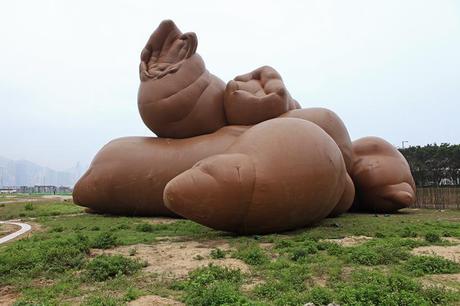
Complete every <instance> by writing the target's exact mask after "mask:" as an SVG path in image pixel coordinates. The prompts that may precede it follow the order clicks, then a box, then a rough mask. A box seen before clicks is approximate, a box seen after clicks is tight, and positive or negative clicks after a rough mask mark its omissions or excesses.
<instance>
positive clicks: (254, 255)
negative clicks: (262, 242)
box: [234, 243, 268, 266]
mask: <svg viewBox="0 0 460 306" xmlns="http://www.w3.org/2000/svg"><path fill="white" fill-rule="evenodd" d="M234 256H235V257H236V258H238V259H241V260H242V261H244V262H245V263H247V264H248V265H253V266H257V265H262V264H264V263H267V262H268V256H267V254H265V252H264V250H262V249H261V248H260V247H259V245H257V244H255V243H254V244H253V243H251V244H246V245H244V246H242V247H240V248H239V249H238V250H237V251H236V252H235V253H234Z"/></svg>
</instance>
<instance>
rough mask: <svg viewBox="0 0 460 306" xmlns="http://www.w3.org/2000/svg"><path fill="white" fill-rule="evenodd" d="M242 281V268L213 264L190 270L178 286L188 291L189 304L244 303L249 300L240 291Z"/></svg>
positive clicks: (186, 298) (186, 297) (186, 300)
mask: <svg viewBox="0 0 460 306" xmlns="http://www.w3.org/2000/svg"><path fill="white" fill-rule="evenodd" d="M242 281H243V276H242V274H241V272H240V270H234V269H228V268H223V267H219V266H215V265H212V264H211V265H209V266H207V267H204V268H199V269H197V270H194V271H192V272H190V273H189V277H188V279H187V280H186V281H184V282H181V283H179V284H177V286H176V287H179V288H180V289H182V290H184V291H185V292H186V295H185V302H186V303H187V305H209V306H214V305H216V306H217V305H244V304H245V303H246V302H247V301H248V300H247V298H246V297H244V296H243V295H242V293H241V292H240V291H239V287H240V286H241V283H242Z"/></svg>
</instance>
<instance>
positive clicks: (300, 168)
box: [73, 20, 415, 234]
mask: <svg viewBox="0 0 460 306" xmlns="http://www.w3.org/2000/svg"><path fill="white" fill-rule="evenodd" d="M196 48H197V37H196V35H195V34H194V33H185V34H183V33H182V32H181V31H180V30H179V29H178V28H177V27H176V25H175V24H174V23H173V22H172V21H170V20H166V21H163V22H162V23H161V24H160V25H159V27H158V28H157V29H156V30H155V31H154V33H153V34H152V35H151V37H150V39H149V40H148V42H147V44H146V46H145V48H144V49H143V50H142V54H141V64H140V71H139V72H140V79H141V84H140V87H139V94H138V106H139V112H140V114H141V117H142V120H143V121H144V123H145V124H146V125H147V126H148V127H149V128H150V129H151V130H152V131H153V132H154V133H155V134H156V135H157V136H158V137H126V138H120V139H116V140H113V141H111V142H110V143H108V144H107V145H106V146H104V147H103V148H102V149H101V150H100V151H99V152H98V154H97V155H96V157H95V158H94V160H93V162H92V163H91V166H90V168H89V169H88V171H87V172H86V173H85V174H84V175H83V176H82V177H81V178H80V180H79V181H78V182H77V184H76V185H75V188H74V193H73V197H74V202H75V203H77V204H79V205H82V206H85V207H88V208H89V209H90V211H92V212H97V213H110V214H121V215H146V216H182V217H185V218H189V219H190V220H193V221H196V222H199V223H201V224H204V225H206V226H209V227H212V228H215V229H220V230H226V231H232V232H237V233H243V234H248V233H272V232H280V231H285V230H290V229H295V228H299V227H304V226H308V225H311V224H314V223H315V222H318V221H320V220H322V219H323V218H325V217H327V216H337V215H339V214H341V213H344V212H346V211H348V210H349V209H350V207H351V206H352V203H353V201H354V200H355V189H356V192H357V193H356V195H357V196H356V201H355V208H358V209H360V210H367V211H382V212H390V211H394V210H397V209H399V208H403V207H407V206H408V205H410V204H411V203H412V202H413V201H414V199H415V194H414V191H415V187H414V184H413V180H412V177H411V175H410V170H409V168H408V166H407V162H406V161H405V160H404V158H403V157H402V155H400V154H399V152H398V151H397V150H395V149H394V148H393V147H391V145H389V144H388V143H386V142H385V141H383V140H380V139H377V140H376V139H375V138H365V139H363V140H358V141H356V142H354V143H353V145H352V142H351V140H350V136H349V134H348V131H347V129H346V127H345V125H344V123H343V122H342V120H341V119H340V118H339V117H338V116H337V115H336V114H335V113H334V112H332V111H330V110H327V109H325V108H307V109H300V105H299V103H297V101H295V100H294V99H293V98H292V97H291V95H290V94H289V92H288V90H287V89H286V87H285V85H284V83H283V81H282V78H281V76H280V75H279V73H278V72H277V71H276V70H275V69H273V68H271V67H268V66H264V67H261V68H258V69H256V70H254V71H252V72H250V73H248V74H244V75H241V76H238V77H236V78H235V79H234V80H232V81H230V82H229V83H228V84H227V86H225V84H224V82H223V81H221V80H220V79H219V78H218V77H216V76H214V75H212V74H210V73H209V72H208V71H207V70H206V67H205V65H204V62H203V60H202V58H201V57H200V56H199V55H198V54H197V53H196ZM166 137H168V138H166ZM398 154H399V155H398ZM370 165H371V166H370ZM372 165H373V166H372ZM352 179H353V180H352ZM355 187H356V188H355ZM356 203H358V204H356Z"/></svg>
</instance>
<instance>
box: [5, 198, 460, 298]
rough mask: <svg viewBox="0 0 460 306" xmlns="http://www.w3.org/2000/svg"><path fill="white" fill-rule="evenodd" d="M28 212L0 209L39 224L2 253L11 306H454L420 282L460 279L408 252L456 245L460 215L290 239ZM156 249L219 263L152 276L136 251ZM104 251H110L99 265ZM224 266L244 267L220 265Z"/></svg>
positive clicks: (56, 209) (64, 206) (316, 230)
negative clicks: (190, 245) (142, 301)
mask: <svg viewBox="0 0 460 306" xmlns="http://www.w3.org/2000/svg"><path fill="white" fill-rule="evenodd" d="M29 204H30V205H28V203H25V202H24V203H9V204H4V205H3V206H0V216H1V217H0V218H1V219H14V218H21V219H23V220H24V221H25V222H27V220H29V219H28V218H34V220H33V222H35V223H38V224H39V225H40V226H41V230H40V231H36V232H33V234H32V235H31V236H30V237H29V238H26V239H21V240H17V241H13V242H10V243H8V244H5V245H2V246H0V289H1V288H2V287H5V288H6V286H8V288H12V289H11V290H14V291H15V292H17V293H18V294H19V297H18V300H17V301H16V305H125V304H126V303H128V302H129V301H132V300H135V299H136V298H138V297H140V296H143V295H149V294H150V295H159V296H163V297H168V298H170V299H173V300H177V301H182V302H184V303H186V304H188V305H222V304H227V305H304V304H305V303H309V302H311V303H315V304H316V305H326V304H328V303H331V302H335V303H338V304H340V305H456V304H458V303H460V291H459V289H458V286H451V284H450V283H449V284H447V285H446V286H435V285H436V283H434V284H431V283H430V285H427V283H426V282H425V281H424V280H426V278H427V277H441V276H446V275H451V276H455V275H457V274H455V273H459V272H460V271H459V264H458V263H454V262H452V261H449V260H446V259H443V258H439V257H433V256H419V255H413V254H412V253H411V250H412V249H415V248H418V247H421V246H449V245H452V244H455V243H456V242H449V241H447V238H445V237H456V238H460V211H443V212H440V211H431V210H404V211H403V212H402V213H399V214H395V215H390V216H383V215H378V216H374V215H372V214H371V215H367V214H346V215H344V216H341V217H338V218H334V219H325V220H323V221H322V222H320V223H319V224H318V225H317V226H315V227H311V228H306V229H302V230H298V231H294V232H287V233H282V234H274V235H264V236H243V237H238V236H235V235H232V234H228V233H224V232H219V231H214V230H211V229H209V228H206V227H204V226H201V225H198V224H196V223H193V222H191V221H188V220H181V219H178V220H171V221H170V222H169V221H168V222H155V220H152V218H137V217H133V218H128V217H116V216H104V215H89V214H86V213H83V210H82V209H81V208H80V207H78V206H75V205H73V204H72V203H67V202H30V203H29ZM26 205H27V207H28V208H26ZM0 231H1V229H0ZM351 236H355V237H358V236H365V237H366V239H363V240H361V241H359V242H357V243H355V244H352V245H350V244H339V243H338V241H339V240H337V241H334V240H333V239H337V238H344V237H351ZM367 237H370V239H369V238H367ZM347 239H349V238H347ZM159 241H161V244H162V245H163V244H165V243H170V244H177V245H184V247H185V245H186V244H181V242H182V243H184V242H185V241H190V242H195V241H196V242H197V243H199V244H202V245H203V247H206V248H207V250H209V251H206V253H202V252H200V253H196V254H193V252H192V253H191V255H190V258H193V256H197V254H198V255H200V254H201V255H200V256H202V257H203V258H204V259H206V260H209V259H212V260H214V261H213V263H214V264H211V265H210V266H205V267H200V268H198V269H195V270H191V271H189V273H188V275H187V274H185V273H184V274H182V275H184V276H177V277H175V278H174V277H173V278H171V277H166V275H162V274H161V273H162V272H158V270H156V271H157V272H149V271H153V270H149V267H152V265H154V264H155V263H154V262H150V266H149V267H146V268H145V269H144V266H145V263H144V262H143V259H145V258H143V256H144V255H143V254H145V251H144V250H143V249H142V248H141V249H137V248H138V247H139V245H145V246H146V247H147V248H150V247H151V245H155V244H157V243H159ZM451 241H453V240H451ZM222 245H226V247H225V248H224V249H222ZM116 246H122V247H119V248H115V247H116ZM96 248H97V249H104V250H105V251H102V250H95V249H96ZM121 248H123V249H125V250H126V252H124V253H123V254H122V253H120V252H118V251H117V250H118V249H121ZM107 249H108V250H107ZM148 250H150V249H148ZM155 250H162V251H161V252H163V251H165V252H167V250H166V249H164V248H162V249H156V248H152V251H155ZM171 250H174V252H180V251H181V248H180V247H174V248H171ZM101 252H109V253H102V255H97V256H96V254H101ZM117 252H118V253H117ZM161 254H163V253H161ZM162 256H164V257H165V258H168V257H167V256H168V255H167V254H165V255H162ZM171 258H174V257H173V256H171ZM227 260H233V261H238V262H240V263H241V262H244V263H246V264H247V265H248V266H249V269H247V270H244V272H243V271H241V270H238V269H237V268H227V267H225V266H224V265H223V263H224V262H225V261H227ZM201 262H202V260H201ZM195 267H196V266H195ZM452 273H454V274H452ZM451 282H452V281H451ZM441 285H442V284H441ZM449 288H450V289H449ZM452 288H453V289H452ZM456 288H457V289H456Z"/></svg>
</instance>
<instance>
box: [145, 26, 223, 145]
mask: <svg viewBox="0 0 460 306" xmlns="http://www.w3.org/2000/svg"><path fill="white" fill-rule="evenodd" d="M197 44H198V41H197V37H196V35H195V33H185V34H182V32H181V31H180V30H179V29H178V28H177V27H176V25H175V24H174V23H173V22H172V21H170V20H165V21H163V22H162V23H161V24H160V25H159V26H158V28H157V29H156V30H155V31H154V32H153V34H152V35H151V36H150V38H149V40H148V42H147V44H146V46H145V47H144V49H143V50H142V53H141V64H140V67H139V74H140V79H141V84H140V86H139V92H138V107H139V113H140V115H141V118H142V120H143V121H144V123H145V125H146V126H147V127H148V128H149V129H150V130H152V132H154V133H155V134H156V135H158V136H159V137H170V138H186V137H192V136H198V135H203V134H208V133H212V132H215V131H217V130H218V129H219V128H221V127H223V126H224V125H226V120H225V113H224V106H223V94H224V88H225V83H224V82H223V81H222V80H220V79H219V78H218V77H216V76H214V75H212V74H211V73H209V71H208V70H206V67H205V64H204V62H203V60H202V58H201V57H200V56H199V55H198V54H196V53H195V52H196V47H197Z"/></svg>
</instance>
